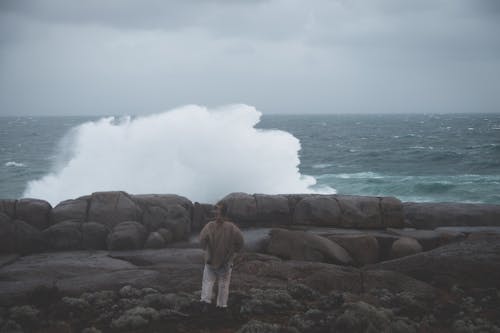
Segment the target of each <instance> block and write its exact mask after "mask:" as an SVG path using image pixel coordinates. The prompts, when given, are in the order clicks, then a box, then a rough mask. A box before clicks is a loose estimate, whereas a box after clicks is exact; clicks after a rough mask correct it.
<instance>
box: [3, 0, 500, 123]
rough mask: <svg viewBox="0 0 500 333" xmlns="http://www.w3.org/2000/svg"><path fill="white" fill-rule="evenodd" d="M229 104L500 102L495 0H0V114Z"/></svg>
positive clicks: (367, 107) (289, 108) (319, 108)
mask: <svg viewBox="0 0 500 333" xmlns="http://www.w3.org/2000/svg"><path fill="white" fill-rule="evenodd" d="M229 103H246V104H250V105H254V106H256V107H257V109H259V110H260V111H262V112H264V113H265V114H271V113H388V112H391V113H392V112H397V113H404V112H419V113H420V112H422V113H423V112H426V113H430V112H432V113H434V112H438V113H441V112H500V1H498V0H406V1H405V0H317V1H314V0H312V1H295V0H283V1H274V0H260V1H250V0H239V1H237V0H234V1H230V0H218V1H217V0H211V1H210V0H208V1H202V0H199V1H195V0H191V1H187V0H178V1H164V0H150V1H143V0H85V1H80V0H43V1H42V0H40V1H35V0H24V1H19V0H1V1H0V115H103V114H107V115H119V114H150V113H157V112H160V111H163V110H167V109H170V108H173V107H176V106H179V105H184V104H201V105H208V106H218V105H223V104H229Z"/></svg>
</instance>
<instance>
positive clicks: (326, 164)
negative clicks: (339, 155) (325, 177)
mask: <svg viewBox="0 0 500 333" xmlns="http://www.w3.org/2000/svg"><path fill="white" fill-rule="evenodd" d="M331 166H332V164H329V163H319V164H314V165H313V166H312V167H313V169H325V168H329V167H331Z"/></svg>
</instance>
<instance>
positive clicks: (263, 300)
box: [240, 288, 302, 315]
mask: <svg viewBox="0 0 500 333" xmlns="http://www.w3.org/2000/svg"><path fill="white" fill-rule="evenodd" d="M249 294H250V295H251V298H247V299H245V300H243V304H242V305H241V310H240V311H241V313H242V314H245V315H258V314H265V313H283V312H288V311H290V310H292V311H293V310H300V309H302V304H300V303H299V302H297V301H296V300H295V299H293V297H292V296H290V294H289V293H288V292H287V291H286V290H283V289H265V290H263V289H256V288H253V289H250V291H249Z"/></svg>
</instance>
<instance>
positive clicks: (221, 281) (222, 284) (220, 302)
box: [201, 263, 233, 308]
mask: <svg viewBox="0 0 500 333" xmlns="http://www.w3.org/2000/svg"><path fill="white" fill-rule="evenodd" d="M232 269H233V265H232V263H229V264H227V265H225V266H222V267H221V268H219V269H215V268H213V267H212V266H210V265H207V264H205V268H204V270H203V283H202V287H201V301H202V302H206V303H212V295H213V289H214V283H215V279H216V278H217V284H218V291H217V306H218V307H222V308H225V307H227V299H228V297H229V282H230V280H231V271H232Z"/></svg>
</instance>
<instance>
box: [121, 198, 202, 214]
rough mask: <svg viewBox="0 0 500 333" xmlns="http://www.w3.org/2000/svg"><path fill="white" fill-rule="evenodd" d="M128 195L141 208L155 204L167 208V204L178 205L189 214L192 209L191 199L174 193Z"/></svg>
mask: <svg viewBox="0 0 500 333" xmlns="http://www.w3.org/2000/svg"><path fill="white" fill-rule="evenodd" d="M130 197H131V198H132V199H133V200H134V201H135V202H136V203H138V204H139V206H140V207H141V208H142V209H144V208H147V207H150V206H157V207H163V208H165V209H167V210H168V207H169V206H173V205H180V206H182V207H183V208H184V209H185V210H186V211H188V212H189V213H190V214H191V211H192V209H193V203H192V202H191V200H189V199H188V198H185V197H183V196H180V195H176V194H138V195H137V194H136V195H131V196H130Z"/></svg>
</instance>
